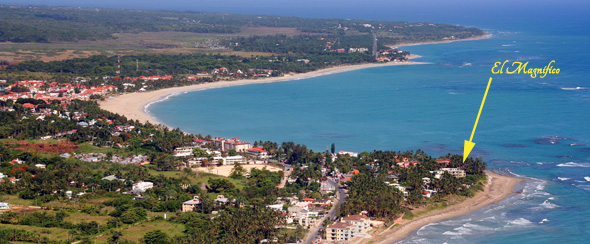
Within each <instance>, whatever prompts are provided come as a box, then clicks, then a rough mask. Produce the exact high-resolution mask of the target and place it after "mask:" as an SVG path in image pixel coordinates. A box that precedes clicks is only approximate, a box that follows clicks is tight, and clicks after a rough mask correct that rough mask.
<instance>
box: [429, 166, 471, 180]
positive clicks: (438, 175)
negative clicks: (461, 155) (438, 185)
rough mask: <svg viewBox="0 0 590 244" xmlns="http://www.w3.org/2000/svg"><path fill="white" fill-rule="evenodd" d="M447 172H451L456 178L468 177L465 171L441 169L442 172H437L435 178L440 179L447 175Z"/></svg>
mask: <svg viewBox="0 0 590 244" xmlns="http://www.w3.org/2000/svg"><path fill="white" fill-rule="evenodd" d="M445 171H446V172H449V174H451V175H452V176H455V177H457V178H463V177H465V176H466V174H465V170H462V169H459V168H441V169H440V170H437V171H436V174H435V175H434V178H437V179H440V178H441V177H442V175H443V174H444V173H445Z"/></svg>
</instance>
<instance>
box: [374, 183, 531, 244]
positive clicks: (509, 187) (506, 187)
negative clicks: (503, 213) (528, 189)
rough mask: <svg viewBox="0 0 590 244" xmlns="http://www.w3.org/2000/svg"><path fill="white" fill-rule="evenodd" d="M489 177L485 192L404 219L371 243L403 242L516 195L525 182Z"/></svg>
mask: <svg viewBox="0 0 590 244" xmlns="http://www.w3.org/2000/svg"><path fill="white" fill-rule="evenodd" d="M487 176H488V184H486V186H485V187H484V191H483V192H479V193H477V194H476V195H475V196H474V197H472V198H469V199H466V200H465V201H463V202H461V203H459V204H455V205H452V206H449V207H447V208H444V209H439V210H434V211H431V212H429V213H428V214H426V215H423V216H419V217H417V218H414V219H412V220H405V219H404V220H402V221H401V223H400V226H396V227H394V228H392V229H390V230H386V231H384V232H382V233H379V235H378V236H375V237H373V238H371V239H370V241H372V243H375V244H377V243H383V244H388V243H394V242H399V241H402V240H404V239H407V238H408V237H410V236H411V235H413V234H415V233H416V232H417V231H418V230H419V229H420V228H422V227H423V226H425V225H428V224H430V223H434V222H439V221H442V220H446V219H450V218H454V217H458V216H461V215H465V214H468V213H471V212H473V211H476V210H479V209H481V208H483V207H486V206H489V205H491V204H494V203H497V202H499V201H501V200H503V199H505V198H506V197H508V196H509V195H511V194H512V193H514V187H516V185H517V184H518V183H520V182H521V181H523V180H522V179H520V178H516V177H512V176H504V175H499V174H495V173H491V172H487Z"/></svg>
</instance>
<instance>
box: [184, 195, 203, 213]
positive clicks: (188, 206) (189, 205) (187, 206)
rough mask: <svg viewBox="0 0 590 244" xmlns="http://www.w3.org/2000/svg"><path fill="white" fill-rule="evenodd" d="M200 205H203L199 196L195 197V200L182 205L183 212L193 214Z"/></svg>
mask: <svg viewBox="0 0 590 244" xmlns="http://www.w3.org/2000/svg"><path fill="white" fill-rule="evenodd" d="M199 204H201V200H199V196H194V197H193V199H191V200H188V201H186V202H183V203H182V212H192V211H193V210H194V209H195V206H197V205H199Z"/></svg>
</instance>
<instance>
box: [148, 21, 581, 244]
mask: <svg viewBox="0 0 590 244" xmlns="http://www.w3.org/2000/svg"><path fill="white" fill-rule="evenodd" d="M546 12H547V13H549V12H551V11H550V10H546ZM580 16H585V15H572V16H569V15H567V14H566V13H561V14H559V13H557V14H555V13H554V14H547V15H540V14H539V15H536V14H520V12H518V11H512V12H511V13H510V14H507V15H506V16H501V18H492V17H490V16H483V17H479V18H475V17H474V18H473V20H472V21H470V19H467V18H460V17H457V16H453V17H449V20H448V21H447V22H448V23H456V24H464V25H472V26H476V27H480V28H482V29H484V30H485V31H487V32H489V33H491V34H492V36H491V38H489V39H485V40H477V41H462V42H452V43H446V44H432V45H419V46H408V47H404V48H402V50H407V51H410V52H412V53H414V54H418V55H421V56H423V57H422V58H420V59H417V60H416V61H424V62H430V63H431V64H426V65H411V66H390V67H378V68H368V69H363V70H356V71H350V72H344V73H337V74H331V75H325V76H319V77H314V78H308V79H301V80H293V81H288V82H281V83H272V84H259V85H247V86H239V87H229V88H219V89H211V90H204V91H198V92H189V93H184V94H178V95H175V96H171V97H168V98H166V99H164V100H163V101H161V102H158V103H154V104H152V105H151V106H149V107H148V110H149V112H150V113H151V114H152V115H153V116H155V117H157V119H158V120H159V121H161V122H163V123H165V124H166V125H169V126H172V127H179V128H181V129H182V130H184V131H187V132H191V133H200V134H204V135H207V134H211V135H212V136H219V137H239V138H241V139H242V140H245V141H251V142H252V141H254V140H271V141H276V142H279V143H280V142H283V141H293V142H295V143H301V144H306V145H308V147H310V148H312V149H314V150H316V151H324V150H326V148H327V147H329V146H330V145H331V144H332V143H335V145H336V149H337V150H346V151H355V152H361V151H372V150H375V149H377V150H396V151H397V150H415V149H418V148H420V149H423V150H425V151H426V152H428V153H430V154H432V155H434V156H438V155H444V154H447V153H448V152H451V153H457V154H461V153H462V149H463V141H464V140H467V139H469V136H470V134H471V130H472V128H473V124H474V122H475V118H476V116H477V112H478V110H479V106H480V104H481V100H482V97H483V94H484V91H485V88H486V85H487V82H488V80H489V78H490V77H492V78H493V81H492V84H491V87H490V90H489V93H488V97H487V100H486V103H485V107H484V108H483V112H482V115H481V118H480V120H479V124H478V127H477V131H476V132H475V136H474V138H473V141H474V142H476V143H477V144H476V146H475V149H474V151H473V152H472V154H471V155H472V156H480V157H483V159H484V160H485V161H486V162H488V165H489V168H493V169H499V170H500V171H502V172H505V173H506V174H516V175H518V176H520V177H523V178H524V179H526V180H525V182H524V183H522V184H520V185H519V186H518V187H517V188H518V189H517V190H522V193H521V194H513V195H512V196H511V197H509V198H507V199H505V200H503V201H501V202H499V203H497V204H493V205H491V206H489V207H486V208H484V209H482V210H479V211H476V212H473V213H471V214H469V215H465V216H461V217H458V218H454V219H451V220H447V221H442V222H438V223H434V224H430V225H428V226H425V227H423V228H421V229H420V230H419V231H418V232H417V234H416V235H414V236H412V237H411V238H409V239H407V240H405V241H404V242H405V243H588V240H589V239H590V220H589V219H590V78H589V77H590V56H589V54H590V19H589V17H587V16H586V17H580ZM353 17H357V18H362V17H363V16H353ZM380 18H386V16H385V15H381V17H380ZM394 19H397V18H394ZM432 19H433V20H437V21H440V22H445V21H444V20H445V17H444V16H442V15H438V16H435V17H432ZM505 60H510V62H513V61H520V62H527V61H528V62H529V65H528V67H540V68H543V67H544V66H545V65H547V64H548V63H549V62H550V61H551V60H555V63H554V64H553V66H554V67H556V68H560V73H559V74H555V75H551V74H550V75H547V76H546V77H545V78H542V79H541V78H534V79H533V78H531V77H530V76H527V75H522V74H521V75H505V74H504V75H500V74H496V75H494V74H492V73H491V68H492V66H493V64H494V62H503V61H505Z"/></svg>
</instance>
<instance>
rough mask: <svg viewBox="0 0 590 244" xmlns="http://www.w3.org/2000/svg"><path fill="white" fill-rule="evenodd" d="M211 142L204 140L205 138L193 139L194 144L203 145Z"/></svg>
mask: <svg viewBox="0 0 590 244" xmlns="http://www.w3.org/2000/svg"><path fill="white" fill-rule="evenodd" d="M207 143H209V141H207V140H203V139H194V140H193V144H195V145H197V146H202V145H205V144H207Z"/></svg>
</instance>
